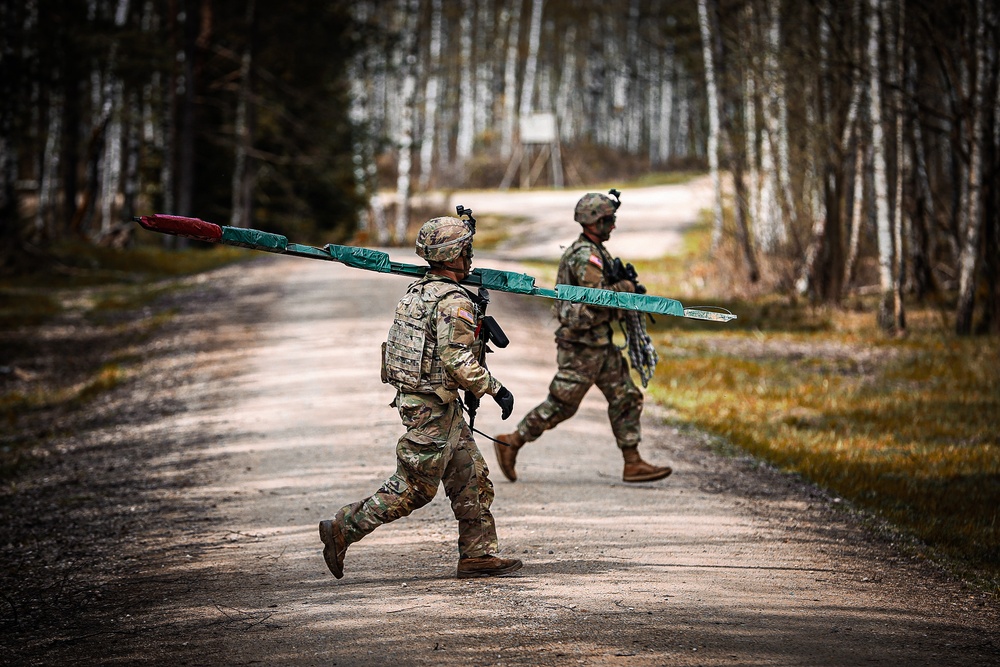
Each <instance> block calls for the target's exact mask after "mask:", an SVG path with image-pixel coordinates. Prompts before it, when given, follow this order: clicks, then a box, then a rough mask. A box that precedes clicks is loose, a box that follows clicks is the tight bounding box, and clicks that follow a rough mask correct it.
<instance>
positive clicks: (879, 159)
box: [868, 0, 895, 331]
mask: <svg viewBox="0 0 1000 667" xmlns="http://www.w3.org/2000/svg"><path fill="white" fill-rule="evenodd" d="M881 4H882V3H881V0H868V8H869V10H870V16H869V21H870V26H871V27H870V30H869V37H868V77H869V79H868V83H869V94H868V98H869V117H870V119H871V127H872V151H873V154H872V162H873V165H874V168H873V172H874V177H875V190H874V192H873V195H874V198H875V211H876V214H875V228H876V231H877V238H878V264H879V288H880V293H881V299H880V302H879V313H878V322H879V325H880V326H881V327H882V328H883V329H884V330H886V331H891V330H892V328H893V326H894V323H895V313H894V312H893V311H894V301H895V297H894V287H895V286H894V283H893V273H892V265H893V259H892V230H891V225H890V221H889V188H888V184H887V182H886V163H885V162H886V157H885V154H886V142H885V134H884V132H883V129H882V80H881V77H882V67H881V64H880V62H879V37H880V35H882V34H883V33H882V29H881V23H882V19H881V13H882V12H881Z"/></svg>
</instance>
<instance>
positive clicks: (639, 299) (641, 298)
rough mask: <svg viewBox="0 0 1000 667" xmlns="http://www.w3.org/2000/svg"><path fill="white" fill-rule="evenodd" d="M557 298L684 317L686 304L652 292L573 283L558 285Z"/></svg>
mask: <svg viewBox="0 0 1000 667" xmlns="http://www.w3.org/2000/svg"><path fill="white" fill-rule="evenodd" d="M556 298H557V299H563V300H565V301H575V302H576V303H586V304H590V305H592V306H605V307H607V308H621V309H623V310H637V311H639V312H642V313H654V314H659V315H676V316H677V317H684V306H683V304H681V302H680V301H676V300H674V299H668V298H667V297H665V296H653V295H652V294H633V293H632V292H612V291H610V290H603V289H594V288H593V287H575V286H573V285H556Z"/></svg>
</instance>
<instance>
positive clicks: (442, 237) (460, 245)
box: [416, 216, 472, 262]
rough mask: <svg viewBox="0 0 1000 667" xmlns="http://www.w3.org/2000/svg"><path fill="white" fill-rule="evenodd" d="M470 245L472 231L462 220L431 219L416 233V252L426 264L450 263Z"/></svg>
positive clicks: (448, 218) (450, 218) (447, 218)
mask: <svg viewBox="0 0 1000 667" xmlns="http://www.w3.org/2000/svg"><path fill="white" fill-rule="evenodd" d="M471 243H472V230H471V229H469V225H467V224H466V223H465V221H464V220H459V219H458V218H452V217H447V216H446V217H442V218H431V219H430V220H428V221H427V222H425V223H424V224H423V226H422V227H420V231H419V232H418V233H417V247H416V252H417V256H418V257H422V258H424V259H426V260H427V261H428V262H450V261H452V260H453V259H456V258H457V257H458V256H459V255H461V254H462V251H463V250H465V248H466V246H468V245H470V244H471Z"/></svg>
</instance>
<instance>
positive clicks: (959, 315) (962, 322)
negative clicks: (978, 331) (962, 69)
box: [955, 0, 995, 336]
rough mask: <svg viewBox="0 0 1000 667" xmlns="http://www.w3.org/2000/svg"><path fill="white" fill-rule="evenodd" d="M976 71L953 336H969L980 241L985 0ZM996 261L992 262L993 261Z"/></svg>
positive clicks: (979, 5) (979, 11)
mask: <svg viewBox="0 0 1000 667" xmlns="http://www.w3.org/2000/svg"><path fill="white" fill-rule="evenodd" d="M976 17H977V18H978V21H976V23H975V25H976V37H975V49H976V72H975V83H974V87H973V94H972V132H971V133H970V134H971V136H970V137H969V139H970V146H969V179H968V182H969V197H968V207H967V209H966V222H965V238H964V239H963V243H962V254H961V257H960V261H959V283H958V306H957V308H956V310H955V333H957V334H958V335H960V336H966V335H969V334H970V333H972V317H973V311H974V309H975V300H976V294H975V291H976V267H977V264H978V259H979V239H980V236H981V234H982V228H983V216H982V189H983V181H982V178H983V174H982V155H983V120H984V115H985V114H984V109H983V107H984V104H983V102H984V95H983V87H984V86H983V83H984V81H985V79H986V0H976ZM994 261H995V260H994Z"/></svg>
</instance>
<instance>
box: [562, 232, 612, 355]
mask: <svg viewBox="0 0 1000 667" xmlns="http://www.w3.org/2000/svg"><path fill="white" fill-rule="evenodd" d="M582 248H586V249H587V250H589V251H590V252H591V253H594V254H597V255H598V256H599V257H600V258H601V264H602V268H601V273H602V274H603V276H604V277H603V281H602V284H601V285H600V287H603V288H607V285H608V282H609V280H608V270H609V268H610V266H611V262H612V261H613V260H612V258H611V255H609V254H608V251H607V249H606V248H604V247H603V246H599V245H597V244H596V243H594V242H592V241H590V240H589V239H587V238H586V237H584V236H582V235H581V236H580V237H579V238H578V239H577V240H576V241H574V242H573V245H571V246H570V247H569V248H568V249H567V250H566V251H565V252H564V253H563V258H564V259H563V261H561V262H560V263H559V270H558V272H557V274H556V283H559V284H562V285H578V284H579V281H578V280H577V278H576V274H575V273H574V271H573V266H572V265H571V264H570V262H569V260H568V259H567V258H569V257H573V256H575V255H576V253H577V251H578V250H580V249H582ZM552 307H553V309H554V311H555V314H556V317H557V318H558V320H559V324H560V325H561V326H560V328H559V330H558V331H557V332H556V337H557V338H560V339H563V340H571V341H580V342H583V341H585V340H586V341H590V343H591V344H594V343H598V342H599V343H601V344H605V343H608V342H610V341H611V325H610V324H608V321H609V320H610V319H611V317H612V311H611V310H610V309H607V308H600V307H595V306H590V305H587V304H584V303H576V302H572V301H559V302H557V303H555V304H554V305H553V306H552ZM599 327H600V328H599Z"/></svg>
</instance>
